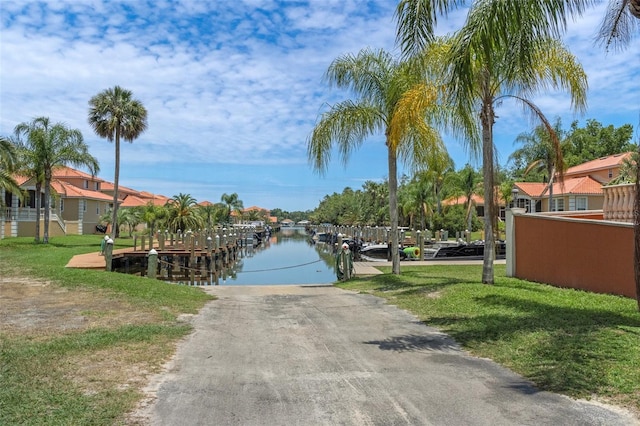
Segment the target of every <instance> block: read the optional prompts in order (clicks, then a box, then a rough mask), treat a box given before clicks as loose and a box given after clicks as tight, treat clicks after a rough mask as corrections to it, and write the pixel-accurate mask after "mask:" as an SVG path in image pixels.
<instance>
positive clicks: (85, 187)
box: [84, 180, 89, 189]
mask: <svg viewBox="0 0 640 426" xmlns="http://www.w3.org/2000/svg"><path fill="white" fill-rule="evenodd" d="M84 189H89V181H88V180H85V181H84Z"/></svg>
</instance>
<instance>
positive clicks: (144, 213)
mask: <svg viewBox="0 0 640 426" xmlns="http://www.w3.org/2000/svg"><path fill="white" fill-rule="evenodd" d="M138 215H139V216H140V220H141V221H142V222H144V223H145V224H146V225H147V231H148V233H149V235H153V234H154V233H155V232H156V230H160V229H166V227H167V219H168V216H169V213H168V210H167V208H166V207H165V206H156V205H155V204H153V201H149V202H148V203H147V204H145V205H144V206H140V207H138Z"/></svg>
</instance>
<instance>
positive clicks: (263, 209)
mask: <svg viewBox="0 0 640 426" xmlns="http://www.w3.org/2000/svg"><path fill="white" fill-rule="evenodd" d="M254 210H259V211H265V212H268V211H269V209H265V208H262V207H258V206H251V207H247V208H246V209H244V210H243V211H245V212H250V211H254Z"/></svg>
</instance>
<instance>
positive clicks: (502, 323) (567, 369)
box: [339, 265, 640, 413]
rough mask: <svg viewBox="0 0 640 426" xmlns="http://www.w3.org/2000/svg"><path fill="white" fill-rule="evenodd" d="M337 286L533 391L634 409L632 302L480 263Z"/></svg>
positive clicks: (636, 320)
mask: <svg viewBox="0 0 640 426" xmlns="http://www.w3.org/2000/svg"><path fill="white" fill-rule="evenodd" d="M381 269H383V271H384V272H386V273H385V274H384V275H379V276H374V277H370V278H360V279H358V278H356V279H354V280H351V281H349V282H347V283H343V284H340V285H339V286H340V287H342V288H345V289H350V290H359V291H362V292H367V293H372V294H375V295H377V296H380V297H383V298H386V299H387V300H388V301H389V303H392V304H394V305H397V306H399V307H401V308H404V309H406V310H408V311H410V312H412V313H413V314H415V315H416V316H418V317H419V318H420V319H421V320H422V321H424V322H425V323H426V324H427V325H430V326H435V327H438V328H439V329H441V330H443V331H444V332H446V333H448V334H449V335H450V336H452V337H453V338H454V339H455V340H456V341H457V342H459V343H460V344H461V345H462V346H463V347H464V348H465V349H466V350H468V351H469V352H471V353H472V354H474V355H476V356H480V357H486V358H491V359H493V360H495V361H497V362H498V363H500V364H502V365H505V366H507V367H508V368H510V369H511V370H513V371H515V372H517V373H519V374H521V375H523V376H525V377H527V378H528V379H530V380H531V381H533V382H534V383H535V384H536V385H537V386H538V387H539V388H541V389H544V390H549V391H553V392H558V393H562V394H566V395H569V396H572V397H577V398H591V397H599V398H601V399H603V400H606V401H609V402H611V403H615V404H618V405H621V406H626V407H627V408H630V409H632V410H634V411H636V413H638V412H640V313H639V312H638V309H637V304H636V301H635V300H632V299H628V298H623V297H618V296H610V295H602V294H593V293H587V292H583V291H576V290H571V289H560V288H556V287H552V286H548V285H542V284H536V283H531V282H527V281H522V280H518V279H514V278H507V277H506V276H505V266H504V265H496V266H495V272H496V279H495V284H494V285H485V284H481V276H482V266H480V265H478V266H475V265H473V266H450V265H442V266H441V265H430V266H415V267H407V266H403V267H402V274H401V275H400V276H394V275H391V274H390V271H391V270H390V268H381Z"/></svg>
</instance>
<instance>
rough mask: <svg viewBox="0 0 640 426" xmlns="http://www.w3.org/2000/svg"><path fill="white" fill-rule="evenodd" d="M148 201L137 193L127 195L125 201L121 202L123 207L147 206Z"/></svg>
mask: <svg viewBox="0 0 640 426" xmlns="http://www.w3.org/2000/svg"><path fill="white" fill-rule="evenodd" d="M148 202H149V200H144V199H142V198H140V197H137V196H135V195H129V196H127V198H125V199H124V201H123V202H122V204H120V206H121V207H139V206H146V205H147V203H148Z"/></svg>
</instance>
